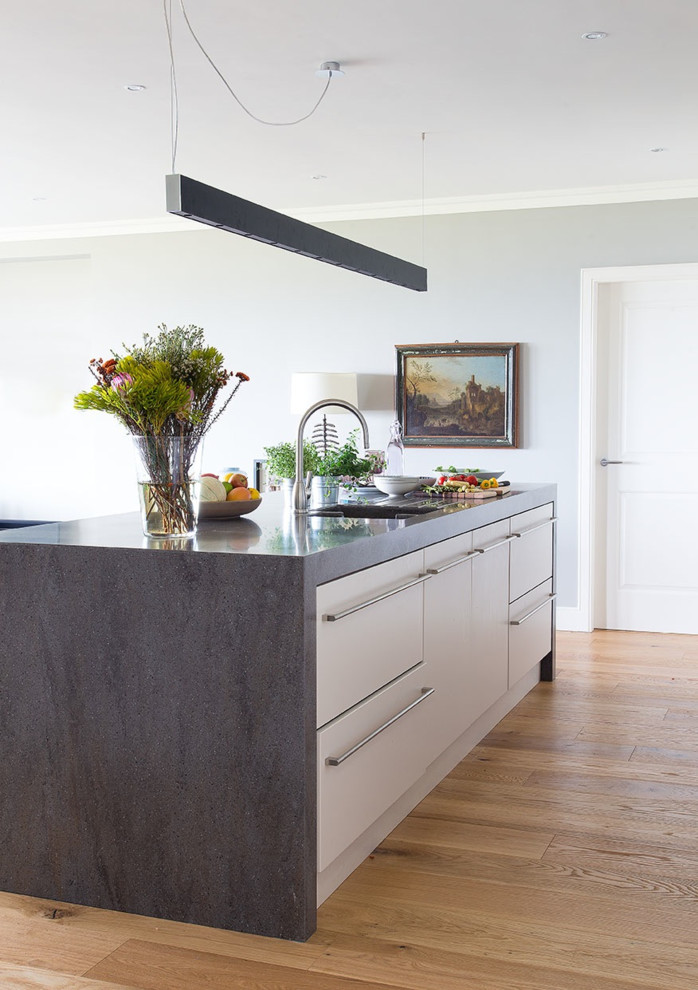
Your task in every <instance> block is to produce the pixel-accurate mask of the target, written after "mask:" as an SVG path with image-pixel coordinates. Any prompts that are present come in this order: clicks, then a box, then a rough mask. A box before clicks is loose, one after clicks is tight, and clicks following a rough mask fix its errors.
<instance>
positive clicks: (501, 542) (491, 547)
mask: <svg viewBox="0 0 698 990" xmlns="http://www.w3.org/2000/svg"><path fill="white" fill-rule="evenodd" d="M518 536H519V534H518V533H514V535H513V536H505V537H504V539H503V540H497V542H496V543H490V545H489V546H488V547H481V548H479V549H478V553H489V552H490V550H496V549H497V547H503V546H504V544H505V543H511V541H512V540H516V539H518Z"/></svg>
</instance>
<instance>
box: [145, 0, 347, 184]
mask: <svg viewBox="0 0 698 990" xmlns="http://www.w3.org/2000/svg"><path fill="white" fill-rule="evenodd" d="M167 2H168V0H164V3H165V5H167ZM179 6H180V8H181V11H182V16H183V18H184V23H185V24H186V26H187V29H188V31H189V33H190V34H191V36H192V38H193V39H194V41H195V43H196V45H197V47H198V48H199V51H200V52H201V54H202V55H203V56H204V58H205V59H206V61H207V62H208V64H209V65H210V66H211V68H212V69H213V71H214V72H215V73H216V75H217V76H218V78H219V79H220V81H221V82H222V83H223V85H224V86H225V88H226V89H227V90H228V92H229V93H230V95H231V96H232V97H233V99H234V100H235V102H236V103H237V104H238V106H239V107H240V109H241V110H243V111H244V112H245V113H246V114H247V116H248V117H251V118H252V120H255V121H257V123H258V124H265V125H266V126H267V127H292V126H293V125H294V124H301V123H302V122H303V121H304V120H307V119H308V118H309V117H312V115H313V114H314V113H315V111H316V110H317V108H318V107H319V106H320V104H321V103H322V101H323V100H324V98H325V96H326V94H327V90H328V89H329V88H330V83H331V82H332V76H333V74H334V73H333V72H332V70H331V69H329V70H328V76H327V82H326V84H325V87H324V89H323V91H322V93H320V96H319V98H318V99H317V101H316V102H315V105H314V106H313V108H312V110H310V112H309V113H306V114H303V116H302V117H297V118H296V119H295V120H264V119H263V118H262V117H258V116H257V115H256V114H254V113H252V111H251V110H250V109H249V108H248V107H246V106H245V104H244V103H243V102H242V100H241V99H240V97H239V96H238V95H237V93H236V92H235V90H234V89H233V88H232V86H231V85H230V83H229V82H228V80H227V79H226V78H225V76H224V75H223V73H222V72H221V70H220V69H219V68H218V66H217V65H216V63H215V62H214V61H213V59H212V58H211V56H210V55H209V53H208V52H207V51H206V49H205V48H204V46H203V44H202V42H201V41H200V40H199V37H198V35H197V34H196V32H195V31H194V28H193V27H192V25H191V21H190V20H189V15H188V14H187V10H186V7H185V6H184V0H179ZM165 23H166V26H167V37H168V40H169V44H170V63H171V66H172V72H171V77H172V78H174V74H175V73H174V52H173V47H172V17H171V10H170V16H169V18H168V13H167V6H165ZM340 75H341V73H340ZM175 97H176V87H175ZM173 105H174V107H175V117H176V116H177V110H176V105H177V101H176V98H175V100H174V101H173ZM173 144H174V141H173ZM172 170H173V171H174V165H173V168H172Z"/></svg>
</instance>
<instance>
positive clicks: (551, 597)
mask: <svg viewBox="0 0 698 990" xmlns="http://www.w3.org/2000/svg"><path fill="white" fill-rule="evenodd" d="M556 598H557V593H555V594H553V595H548V597H547V598H546V599H545V601H544V602H541V603H540V605H536V607H535V608H532V609H531V611H530V612H526V614H525V615H522V616H521V618H520V619H512V621H511V622H510V623H509V625H510V626H521V625H523V624H524V622H525V621H526V620H527V619H530V618H531V616H532V615H535V614H536V612H540V610H541V609H542V608H545V606H546V605H549V604H550V603H551V602H554V601H555V599H556Z"/></svg>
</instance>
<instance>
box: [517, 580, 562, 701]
mask: <svg viewBox="0 0 698 990" xmlns="http://www.w3.org/2000/svg"><path fill="white" fill-rule="evenodd" d="M552 588H553V583H552V581H544V582H543V584H540V585H539V586H538V587H537V588H533V589H532V590H531V591H529V592H528V594H527V595H522V596H521V598H519V599H517V601H515V602H513V603H512V604H511V605H510V607H509V687H512V686H513V685H514V684H516V682H517V681H518V680H520V679H521V678H522V677H523V676H524V674H527V673H528V672H529V670H530V669H531V668H532V667H535V665H536V664H537V663H540V661H541V660H542V659H543V657H544V656H546V654H547V653H549V652H550V645H551V636H552V608H553V598H552Z"/></svg>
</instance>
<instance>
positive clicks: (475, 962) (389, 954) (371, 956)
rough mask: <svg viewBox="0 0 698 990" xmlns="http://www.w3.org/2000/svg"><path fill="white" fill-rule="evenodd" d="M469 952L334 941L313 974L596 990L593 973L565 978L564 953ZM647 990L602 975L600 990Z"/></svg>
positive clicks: (420, 986)
mask: <svg viewBox="0 0 698 990" xmlns="http://www.w3.org/2000/svg"><path fill="white" fill-rule="evenodd" d="M473 948H474V951H473V952H469V951H468V942H467V941H464V942H463V945H462V947H461V948H460V950H459V949H458V948H456V947H455V944H454V947H453V948H452V949H446V948H443V947H439V948H432V947H429V946H424V945H420V944H417V943H414V942H409V941H407V940H405V941H403V942H395V941H390V940H388V939H383V940H382V939H373V938H369V937H361V936H359V937H356V936H344V935H338V936H336V937H335V939H334V941H333V943H332V945H331V946H330V947H329V948H328V949H327V950H326V951H325V952H324V953H323V955H322V956H321V957H320V958H319V959H318V961H317V962H315V963H313V972H322V973H332V974H334V975H336V976H345V975H351V976H354V977H356V978H359V979H375V978H376V977H377V976H378V977H380V978H381V979H382V980H383V981H384V982H385V983H387V984H391V985H392V986H395V987H405V988H410V990H424V988H433V990H561V988H562V987H564V990H600V986H601V984H600V983H599V973H598V972H581V971H576V972H575V973H574V975H571V973H570V971H569V969H568V968H566V966H565V955H564V951H560V955H559V957H558V959H557V963H558V965H556V964H555V960H554V959H553V958H552V957H546V959H545V960H544V961H542V962H540V963H538V964H536V963H535V962H533V961H529V960H526V961H524V960H523V959H522V958H521V957H520V956H519V955H518V954H517V953H515V952H513V951H512V952H511V953H510V954H509V955H507V956H505V957H504V958H494V957H493V956H492V955H490V954H489V953H486V954H483V955H478V953H477V946H474V947H473ZM558 967H559V968H558ZM642 975H643V977H646V974H642ZM648 985H650V986H651V984H648V983H646V982H644V980H643V982H642V983H638V982H636V981H635V980H632V981H631V980H629V979H628V978H627V973H626V974H624V977H623V978H622V979H609V977H608V974H607V973H606V974H604V982H603V990H638V988H639V987H646V986H648Z"/></svg>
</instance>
